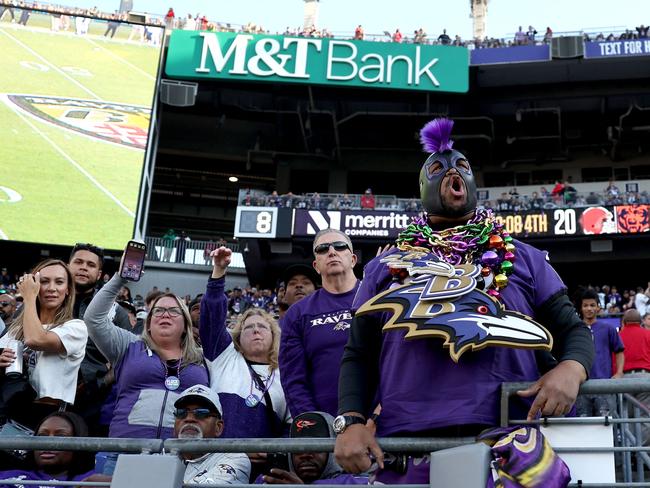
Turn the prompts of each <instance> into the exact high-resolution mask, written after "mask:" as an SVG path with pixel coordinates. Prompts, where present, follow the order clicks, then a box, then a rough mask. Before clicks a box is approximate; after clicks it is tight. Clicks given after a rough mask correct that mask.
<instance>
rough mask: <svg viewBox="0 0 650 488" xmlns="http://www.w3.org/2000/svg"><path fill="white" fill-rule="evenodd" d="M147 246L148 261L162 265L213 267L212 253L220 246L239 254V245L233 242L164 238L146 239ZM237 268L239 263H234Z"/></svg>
mask: <svg viewBox="0 0 650 488" xmlns="http://www.w3.org/2000/svg"><path fill="white" fill-rule="evenodd" d="M144 241H145V243H146V244H147V256H146V259H147V260H148V261H158V262H162V263H179V264H195V265H201V266H211V265H212V262H211V260H210V251H212V250H214V249H216V248H217V247H219V246H226V247H227V248H229V249H232V251H233V253H238V252H239V244H236V243H232V242H216V241H195V240H191V239H189V238H185V239H181V238H180V237H177V238H176V239H167V238H164V237H145V239H144ZM233 265H234V266H235V267H237V266H238V263H236V262H233Z"/></svg>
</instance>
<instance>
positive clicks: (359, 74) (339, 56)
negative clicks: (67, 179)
mask: <svg viewBox="0 0 650 488" xmlns="http://www.w3.org/2000/svg"><path fill="white" fill-rule="evenodd" d="M165 72H166V74H167V76H169V77H172V78H180V79H224V80H244V81H246V80H247V81H272V82H285V83H310V84H319V85H343V86H357V87H377V88H393V89H401V90H425V91H441V92H466V91H467V89H468V79H469V55H468V52H467V49H465V48H463V47H452V46H425V45H417V44H397V43H380V42H365V41H343V40H335V39H314V38H305V37H283V36H263V35H250V34H236V33H231V32H217V33H214V32H190V31H179V30H177V31H174V32H173V33H172V36H171V40H170V43H169V50H168V53H167V62H166V65H165Z"/></svg>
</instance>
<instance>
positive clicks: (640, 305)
mask: <svg viewBox="0 0 650 488" xmlns="http://www.w3.org/2000/svg"><path fill="white" fill-rule="evenodd" d="M1 299H2V297H0V300H1ZM634 308H636V309H637V311H638V312H639V314H640V315H641V317H643V316H645V315H646V313H647V312H650V282H648V287H647V288H646V289H645V290H644V289H643V287H642V286H639V287H637V289H636V295H635V296H634Z"/></svg>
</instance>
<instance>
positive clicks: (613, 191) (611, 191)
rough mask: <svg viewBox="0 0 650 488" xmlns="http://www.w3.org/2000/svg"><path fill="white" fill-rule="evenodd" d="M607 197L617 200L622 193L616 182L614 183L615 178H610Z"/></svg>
mask: <svg viewBox="0 0 650 488" xmlns="http://www.w3.org/2000/svg"><path fill="white" fill-rule="evenodd" d="M604 192H605V197H606V198H607V200H608V201H611V200H615V199H617V198H618V197H619V195H620V194H621V191H620V190H619V189H618V187H617V186H616V184H615V183H614V179H613V178H610V179H609V182H608V183H607V186H606V187H605V190H604Z"/></svg>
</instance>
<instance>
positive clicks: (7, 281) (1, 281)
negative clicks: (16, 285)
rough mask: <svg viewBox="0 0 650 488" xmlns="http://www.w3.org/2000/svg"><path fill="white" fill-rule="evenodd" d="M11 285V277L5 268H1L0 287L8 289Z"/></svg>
mask: <svg viewBox="0 0 650 488" xmlns="http://www.w3.org/2000/svg"><path fill="white" fill-rule="evenodd" d="M12 284H13V280H12V279H11V275H10V274H9V272H8V271H7V268H2V271H1V272H0V285H2V288H5V289H7V288H9V286H11V285H12Z"/></svg>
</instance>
